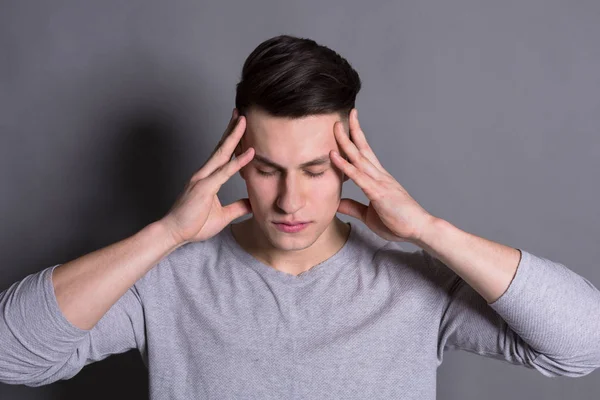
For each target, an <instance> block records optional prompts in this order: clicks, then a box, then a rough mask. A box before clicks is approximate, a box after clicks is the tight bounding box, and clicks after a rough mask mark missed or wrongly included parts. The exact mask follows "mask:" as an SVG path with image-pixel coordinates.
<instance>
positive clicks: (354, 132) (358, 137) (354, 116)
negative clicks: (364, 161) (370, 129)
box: [348, 108, 385, 171]
mask: <svg viewBox="0 0 600 400" xmlns="http://www.w3.org/2000/svg"><path fill="white" fill-rule="evenodd" d="M348 120H349V121H348V122H349V124H348V125H349V128H350V137H351V138H352V143H354V144H355V145H356V147H357V148H358V150H360V152H361V153H362V154H363V155H364V156H365V157H366V158H368V159H369V161H371V163H372V164H373V165H374V166H375V167H377V168H378V169H380V170H382V171H385V169H384V168H383V166H382V165H381V163H380V162H379V160H378V159H377V157H376V156H375V152H374V151H373V149H371V146H370V145H369V143H368V142H367V138H366V136H365V133H364V132H363V131H362V129H361V128H360V123H359V122H358V110H357V109H356V108H353V109H352V110H350V117H349V118H348Z"/></svg>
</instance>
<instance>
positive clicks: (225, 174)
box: [208, 147, 254, 190]
mask: <svg viewBox="0 0 600 400" xmlns="http://www.w3.org/2000/svg"><path fill="white" fill-rule="evenodd" d="M253 158H254V148H253V147H249V148H248V149H246V151H245V152H243V153H242V154H240V156H239V157H235V158H234V159H232V160H229V162H228V163H227V164H225V165H223V166H222V167H220V168H219V169H218V170H216V171H215V172H214V173H213V174H212V175H211V176H210V177H209V178H208V179H210V180H211V181H212V184H213V185H217V186H218V187H221V186H222V185H223V184H224V183H225V182H227V181H228V180H229V178H231V177H232V176H233V175H234V174H235V173H237V172H238V171H239V170H240V169H241V168H243V167H244V166H245V165H246V164H248V163H249V162H250V161H252V159H253ZM217 190H218V189H217Z"/></svg>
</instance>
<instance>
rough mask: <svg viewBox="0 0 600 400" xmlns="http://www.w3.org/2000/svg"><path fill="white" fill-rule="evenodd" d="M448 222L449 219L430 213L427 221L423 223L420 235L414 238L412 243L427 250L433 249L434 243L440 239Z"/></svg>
mask: <svg viewBox="0 0 600 400" xmlns="http://www.w3.org/2000/svg"><path fill="white" fill-rule="evenodd" d="M446 224H448V222H447V221H445V220H443V219H441V218H438V217H435V216H433V215H429V217H428V218H427V219H426V222H425V223H424V224H423V228H422V229H421V233H420V235H419V236H418V237H417V238H415V239H414V240H412V243H413V244H415V245H417V246H419V247H421V248H423V249H425V250H429V249H431V248H432V246H433V245H434V243H435V242H436V241H437V240H438V237H439V235H440V232H442V230H443V229H445V227H446Z"/></svg>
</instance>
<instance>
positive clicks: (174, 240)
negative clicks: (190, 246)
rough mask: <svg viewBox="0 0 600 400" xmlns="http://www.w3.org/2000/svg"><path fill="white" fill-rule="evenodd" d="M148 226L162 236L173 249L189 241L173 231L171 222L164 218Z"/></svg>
mask: <svg viewBox="0 0 600 400" xmlns="http://www.w3.org/2000/svg"><path fill="white" fill-rule="evenodd" d="M147 228H148V229H150V230H152V231H154V232H155V233H156V235H157V236H159V237H162V238H163V240H164V242H165V243H166V245H167V247H168V248H169V249H171V251H173V250H175V249H177V248H178V247H181V246H183V245H184V244H186V243H187V242H186V241H185V240H183V239H181V237H179V236H178V235H176V234H175V233H174V232H173V230H172V229H171V227H170V225H169V222H168V221H166V220H164V219H160V220H158V221H155V222H153V223H151V224H150V225H148V227H147Z"/></svg>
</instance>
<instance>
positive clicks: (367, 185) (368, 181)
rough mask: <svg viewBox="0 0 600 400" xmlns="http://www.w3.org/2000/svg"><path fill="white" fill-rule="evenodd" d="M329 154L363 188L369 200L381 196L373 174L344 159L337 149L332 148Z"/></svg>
mask: <svg viewBox="0 0 600 400" xmlns="http://www.w3.org/2000/svg"><path fill="white" fill-rule="evenodd" d="M329 156H330V158H331V160H332V161H333V163H334V164H335V165H337V167H338V168H339V169H341V170H342V172H343V173H344V174H346V175H348V176H349V177H350V179H352V180H353V181H354V182H356V184H357V185H358V187H360V188H361V189H362V191H363V192H365V194H366V195H367V197H368V198H369V200H371V201H373V200H377V199H378V198H379V190H378V187H379V186H378V184H377V181H376V180H375V179H373V178H372V177H371V176H369V175H367V174H366V173H365V172H363V171H361V170H360V169H358V168H356V167H355V166H354V165H352V164H350V163H349V162H348V161H346V160H344V159H343V158H342V156H340V153H338V152H337V151H335V150H331V152H330V153H329Z"/></svg>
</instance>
